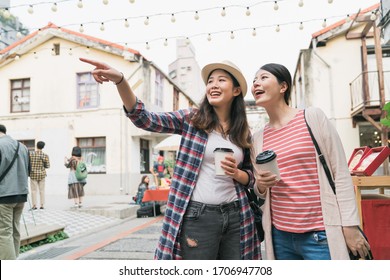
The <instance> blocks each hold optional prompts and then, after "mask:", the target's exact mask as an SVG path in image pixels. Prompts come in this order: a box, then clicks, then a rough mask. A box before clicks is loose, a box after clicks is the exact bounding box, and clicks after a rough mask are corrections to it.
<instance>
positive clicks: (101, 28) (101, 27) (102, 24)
mask: <svg viewBox="0 0 390 280" xmlns="http://www.w3.org/2000/svg"><path fill="white" fill-rule="evenodd" d="M105 29H106V28H105V27H104V22H102V23H101V24H100V30H101V31H104V30H105Z"/></svg>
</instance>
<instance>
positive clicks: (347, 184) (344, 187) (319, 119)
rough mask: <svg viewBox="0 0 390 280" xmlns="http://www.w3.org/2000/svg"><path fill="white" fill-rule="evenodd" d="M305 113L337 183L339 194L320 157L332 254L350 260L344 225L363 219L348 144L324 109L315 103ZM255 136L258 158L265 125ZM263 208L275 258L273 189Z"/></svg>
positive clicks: (269, 253)
mask: <svg viewBox="0 0 390 280" xmlns="http://www.w3.org/2000/svg"><path fill="white" fill-rule="evenodd" d="M305 114H306V120H307V123H308V124H309V126H310V127H311V129H312V132H313V135H314V137H315V139H316V140H317V142H318V145H319V147H320V150H321V152H322V153H323V155H324V156H325V159H326V162H327V164H328V166H329V169H330V171H331V173H332V175H333V178H334V181H335V186H336V195H334V193H333V191H332V188H331V186H330V185H329V182H328V179H327V177H326V174H325V172H324V168H323V166H322V164H321V162H320V161H319V159H318V157H317V169H318V171H319V172H318V178H319V181H320V197H321V205H322V214H323V219H324V224H325V231H326V235H327V238H328V245H329V250H330V255H331V258H332V260H348V259H349V256H348V249H347V245H346V243H345V239H344V235H343V232H342V226H356V225H359V224H360V219H359V214H358V209H357V204H356V198H355V193H354V186H353V183H352V178H351V176H350V173H349V169H348V164H347V160H346V156H345V152H344V148H343V145H342V143H341V140H340V137H339V135H338V133H337V131H336V129H335V127H334V126H333V125H332V123H331V122H330V121H329V119H328V118H327V117H326V115H325V114H324V112H323V111H322V110H321V109H318V108H314V107H311V108H307V109H306V110H305ZM253 137H254V149H253V154H252V159H255V155H257V154H258V153H259V152H261V151H262V149H263V129H261V130H260V131H258V132H256V133H255V134H254V135H253ZM254 164H255V163H254ZM254 166H255V165H254ZM255 191H256V194H257V195H258V196H259V197H262V196H261V195H260V194H259V193H258V192H257V188H255ZM263 211H264V213H263V227H264V232H265V240H264V242H265V251H266V259H267V260H274V259H275V256H274V250H273V245H272V244H273V243H272V234H271V227H272V225H271V209H270V194H269V192H267V193H266V197H265V203H264V205H263Z"/></svg>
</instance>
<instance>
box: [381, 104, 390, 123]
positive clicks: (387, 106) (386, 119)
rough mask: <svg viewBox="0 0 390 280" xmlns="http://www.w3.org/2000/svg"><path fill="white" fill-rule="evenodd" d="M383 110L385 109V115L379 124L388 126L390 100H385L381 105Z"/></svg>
mask: <svg viewBox="0 0 390 280" xmlns="http://www.w3.org/2000/svg"><path fill="white" fill-rule="evenodd" d="M383 111H386V113H387V114H386V116H385V117H384V118H383V119H381V124H383V125H385V126H387V127H390V102H387V103H386V104H385V106H384V107H383Z"/></svg>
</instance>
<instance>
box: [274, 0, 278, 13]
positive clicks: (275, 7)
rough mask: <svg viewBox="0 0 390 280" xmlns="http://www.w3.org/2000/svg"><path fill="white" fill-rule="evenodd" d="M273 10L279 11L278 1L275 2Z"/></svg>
mask: <svg viewBox="0 0 390 280" xmlns="http://www.w3.org/2000/svg"><path fill="white" fill-rule="evenodd" d="M274 10H275V11H277V10H279V5H278V1H275V4H274Z"/></svg>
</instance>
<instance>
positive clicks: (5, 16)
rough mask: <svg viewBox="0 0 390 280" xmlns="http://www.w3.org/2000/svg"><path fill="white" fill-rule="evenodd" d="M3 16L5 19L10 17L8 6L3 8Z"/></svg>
mask: <svg viewBox="0 0 390 280" xmlns="http://www.w3.org/2000/svg"><path fill="white" fill-rule="evenodd" d="M3 16H4V18H6V19H8V18H10V17H11V13H10V12H9V10H8V8H5V10H4V11H3Z"/></svg>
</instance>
